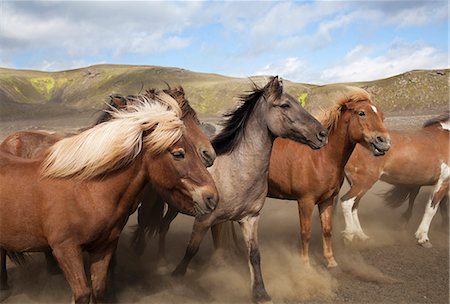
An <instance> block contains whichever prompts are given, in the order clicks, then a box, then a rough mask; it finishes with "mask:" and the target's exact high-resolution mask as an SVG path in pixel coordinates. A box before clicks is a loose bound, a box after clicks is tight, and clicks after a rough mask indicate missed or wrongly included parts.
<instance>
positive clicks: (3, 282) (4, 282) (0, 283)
mask: <svg viewBox="0 0 450 304" xmlns="http://www.w3.org/2000/svg"><path fill="white" fill-rule="evenodd" d="M0 258H1V266H0V267H1V269H0V270H1V274H0V290H8V289H9V286H8V271H7V269H6V250H5V249H3V248H0Z"/></svg>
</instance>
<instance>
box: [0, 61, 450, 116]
mask: <svg viewBox="0 0 450 304" xmlns="http://www.w3.org/2000/svg"><path fill="white" fill-rule="evenodd" d="M448 74H449V70H448V69H445V70H430V71H425V70H420V71H411V72H407V73H404V74H401V75H398V76H394V77H390V78H386V79H381V80H375V81H368V82H358V83H346V84H332V85H325V86H317V85H313V84H301V83H293V82H290V81H285V87H286V90H287V92H289V93H290V94H292V95H294V96H296V97H299V96H303V98H305V97H306V100H305V101H306V107H307V108H308V109H315V108H318V107H322V108H323V107H326V106H327V105H328V104H329V102H330V100H333V99H332V97H333V94H335V92H336V91H337V90H342V89H344V87H345V86H346V85H355V86H358V87H362V88H365V89H367V90H368V91H369V92H370V93H371V94H372V95H373V96H374V98H375V100H376V102H377V104H378V105H379V106H380V107H381V108H382V110H384V111H386V112H392V111H405V110H406V111H428V110H430V109H436V108H444V107H447V106H448V102H449V81H448ZM252 80H253V81H255V82H256V83H258V84H264V82H265V79H264V77H261V76H259V77H252ZM165 82H167V83H169V84H170V85H172V86H174V85H178V84H180V85H182V86H183V87H184V89H185V91H186V93H187V97H188V99H189V100H190V102H191V103H192V105H193V107H194V108H195V109H196V110H197V111H198V112H199V113H200V115H201V116H216V115H218V114H219V113H222V112H223V111H224V110H226V109H229V108H230V107H232V106H233V105H234V104H235V102H236V96H238V95H239V94H242V93H244V92H245V91H247V90H249V89H250V88H251V82H250V81H249V79H247V78H236V77H227V76H223V75H218V74H208V73H197V72H192V71H188V70H185V69H180V68H170V67H159V66H129V65H95V66H90V67H86V68H81V69H75V70H68V71H61V72H41V71H31V70H14V69H6V68H0V118H1V119H2V120H13V119H17V118H29V117H37V116H41V115H47V116H54V115H59V114H63V113H66V114H67V113H69V112H73V111H76V112H80V111H93V110H97V109H101V108H103V107H104V103H105V102H107V101H108V96H109V95H111V94H114V93H118V94H124V95H127V94H137V93H139V92H140V91H141V90H142V89H143V88H144V89H145V88H150V87H156V88H164V87H166V84H165Z"/></svg>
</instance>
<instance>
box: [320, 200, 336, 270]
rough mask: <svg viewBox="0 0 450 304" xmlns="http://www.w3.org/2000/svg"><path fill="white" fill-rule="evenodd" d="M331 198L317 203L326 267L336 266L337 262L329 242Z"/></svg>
mask: <svg viewBox="0 0 450 304" xmlns="http://www.w3.org/2000/svg"><path fill="white" fill-rule="evenodd" d="M333 201H334V199H333V198H330V199H328V200H326V201H324V202H322V203H320V204H319V206H318V207H319V215H320V223H321V224H322V233H323V255H324V256H325V259H326V260H327V263H328V264H327V267H328V268H331V267H336V266H337V265H338V264H337V263H336V260H335V259H334V257H333V249H332V243H331V229H332V211H333Z"/></svg>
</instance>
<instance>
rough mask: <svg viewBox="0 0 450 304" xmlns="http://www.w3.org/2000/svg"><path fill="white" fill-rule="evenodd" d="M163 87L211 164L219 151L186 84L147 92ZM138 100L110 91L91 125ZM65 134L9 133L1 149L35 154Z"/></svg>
mask: <svg viewBox="0 0 450 304" xmlns="http://www.w3.org/2000/svg"><path fill="white" fill-rule="evenodd" d="M161 91H162V92H163V93H166V94H168V95H170V96H171V97H172V98H173V99H175V100H176V101H177V102H178V105H179V107H180V108H181V110H182V117H181V120H183V123H184V124H185V126H186V132H185V136H188V137H190V139H191V140H192V141H193V142H194V144H195V146H196V147H197V153H198V154H199V156H200V157H201V158H202V160H203V162H204V164H205V166H207V167H209V166H211V165H212V164H213V163H214V160H215V158H216V153H215V151H214V149H213V147H212V146H211V143H210V141H209V139H208V137H207V136H206V135H205V134H204V133H203V132H202V131H201V129H200V121H199V119H198V116H197V113H196V112H195V110H194V109H193V108H192V107H191V106H190V104H189V101H188V100H187V99H186V97H185V92H184V89H183V87H181V86H176V87H175V88H171V87H170V86H169V87H168V88H167V89H163V90H156V89H147V90H146V91H145V94H144V96H146V97H147V98H150V99H154V98H155V96H156V95H158V94H159V92H161ZM136 100H137V99H136V96H134V95H128V96H123V95H120V94H114V95H111V96H110V101H109V103H108V105H107V108H106V109H105V110H104V111H102V114H101V115H100V116H99V117H98V118H97V119H96V120H95V123H94V124H93V125H92V126H95V125H98V124H100V123H103V122H106V121H108V120H109V119H111V112H110V111H107V110H110V109H125V108H126V107H127V105H130V104H133V103H134V102H136ZM92 126H90V127H92ZM90 127H88V128H90ZM88 128H83V129H81V130H82V131H83V130H87V129H88ZM72 135H73V134H72ZM64 137H65V135H64V134H60V133H56V132H49V131H44V130H37V131H32V130H27V131H18V132H15V133H12V134H10V135H9V136H8V137H6V138H5V139H4V140H3V142H2V143H0V150H2V151H5V152H8V153H11V154H13V155H16V156H20V157H23V158H34V157H36V156H38V155H41V154H42V153H44V152H45V151H46V149H47V148H48V147H50V146H51V145H53V144H54V143H56V142H57V141H59V140H61V139H62V138H64Z"/></svg>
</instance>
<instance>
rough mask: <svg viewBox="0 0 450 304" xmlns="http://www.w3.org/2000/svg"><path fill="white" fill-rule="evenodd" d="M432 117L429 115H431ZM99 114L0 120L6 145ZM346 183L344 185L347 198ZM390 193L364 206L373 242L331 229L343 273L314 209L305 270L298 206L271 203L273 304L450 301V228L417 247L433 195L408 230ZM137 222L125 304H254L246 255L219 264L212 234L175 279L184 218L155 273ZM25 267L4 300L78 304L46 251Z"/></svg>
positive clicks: (122, 266)
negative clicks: (9, 138) (139, 251)
mask: <svg viewBox="0 0 450 304" xmlns="http://www.w3.org/2000/svg"><path fill="white" fill-rule="evenodd" d="M431 116H432V115H431ZM431 116H428V115H427V116H415V117H388V118H387V119H386V124H387V125H388V127H390V128H396V129H408V128H411V127H420V125H421V124H422V122H423V121H424V120H426V119H428V118H430V117H431ZM91 121H93V118H92V115H84V116H83V117H63V118H58V117H57V118H54V119H47V120H45V121H41V120H39V119H36V120H33V121H11V122H0V138H2V139H3V138H4V137H5V136H6V135H7V134H9V133H11V132H12V131H15V130H20V129H26V128H30V127H31V128H43V129H52V130H61V126H64V130H66V131H67V130H68V131H72V130H75V129H76V128H78V127H81V126H85V125H88V124H89V123H90V122H91ZM346 189H348V185H344V188H343V190H342V191H341V194H343V193H345V191H346ZM387 189H389V185H387V184H385V183H381V182H380V183H377V184H376V185H375V186H374V188H373V189H372V190H371V191H370V193H369V194H367V195H366V196H365V197H364V198H363V200H362V201H361V204H360V209H359V210H360V219H361V224H362V226H363V228H364V229H365V232H366V234H368V235H369V236H370V237H371V238H372V240H371V242H369V243H366V244H357V245H354V246H351V247H348V246H345V245H344V244H343V241H342V237H341V231H342V230H343V229H344V223H343V216H342V212H341V209H340V206H337V208H336V210H335V214H334V219H333V221H334V223H333V249H334V253H335V258H336V260H337V262H338V264H339V268H338V269H334V270H333V271H329V270H327V269H326V268H325V261H324V258H323V256H322V237H321V233H320V232H321V229H320V224H319V219H318V215H317V211H316V213H315V214H314V226H313V236H312V240H311V257H312V264H313V266H312V268H309V269H308V268H306V267H304V266H303V265H302V263H301V261H300V258H299V255H298V251H299V240H300V236H299V223H298V215H297V206H296V203H295V202H293V201H281V200H273V199H267V202H266V206H265V207H264V208H263V212H262V217H261V221H260V228H259V238H260V249H261V255H262V270H263V276H264V279H265V283H266V288H267V291H268V292H269V294H270V295H271V296H272V298H273V302H275V303H299V302H301V303H449V231H448V230H447V231H446V230H445V229H444V230H443V229H442V228H441V222H442V218H441V215H440V214H439V212H438V213H437V214H436V216H435V218H434V220H433V222H432V225H431V230H430V233H429V236H430V239H431V242H432V243H433V248H430V249H425V248H422V247H419V246H418V245H416V242H415V238H414V231H415V230H416V228H417V226H418V224H419V222H420V220H421V217H422V215H423V210H424V208H425V202H426V200H427V198H428V196H429V194H430V191H431V188H430V187H426V188H424V189H423V190H422V191H421V193H420V194H419V196H418V198H417V202H416V205H415V207H414V212H413V217H412V219H411V221H410V223H409V225H408V226H407V227H406V229H402V228H401V224H402V221H401V216H400V215H401V213H402V212H403V211H404V210H405V209H406V205H405V206H402V207H401V208H399V209H390V208H389V207H387V206H385V205H384V202H383V200H382V198H381V197H380V196H379V194H381V193H383V192H384V191H386V190H387ZM135 222H136V219H135V215H133V216H132V217H131V218H130V221H129V223H128V224H127V227H126V228H125V230H124V231H123V233H122V236H121V239H120V243H119V249H118V262H117V263H118V265H117V269H116V282H117V287H116V293H117V297H118V300H119V302H121V303H248V302H250V276H249V270H248V266H247V262H246V259H245V257H244V256H241V257H238V258H227V259H225V260H221V259H218V258H217V257H216V256H215V255H213V250H212V240H211V237H210V235H207V237H206V238H205V240H204V242H203V243H202V246H201V248H200V252H199V253H198V255H197V256H196V257H195V258H194V260H193V262H192V263H191V265H190V267H189V269H188V273H187V275H186V277H184V278H173V277H171V276H170V271H171V270H173V269H174V268H175V265H176V264H177V262H179V261H180V259H181V257H182V256H183V254H184V250H185V246H186V244H187V242H188V240H189V236H190V232H191V227H192V222H193V218H191V217H188V216H179V217H178V218H177V219H176V220H175V221H174V222H173V224H172V227H171V230H170V231H169V234H168V237H167V255H168V265H167V267H166V268H164V269H161V268H158V269H157V268H156V267H155V256H156V253H155V252H156V242H155V241H154V240H152V241H151V242H150V243H149V246H148V247H147V249H146V251H145V253H144V255H143V256H141V257H138V256H136V255H134V254H133V252H132V251H131V249H130V248H129V246H128V244H129V237H130V234H131V231H132V226H133V225H134V224H135ZM31 257H32V258H31V260H30V261H29V263H28V264H27V265H26V266H15V265H12V264H11V263H9V264H8V271H9V283H10V285H11V286H12V288H11V290H10V291H9V292H7V293H2V294H1V298H2V299H3V303H58V302H69V301H71V292H70V288H69V287H68V284H67V283H66V281H65V279H64V277H63V275H61V274H60V275H50V274H47V272H46V269H45V261H44V258H43V254H38V253H37V254H32V255H31Z"/></svg>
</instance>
